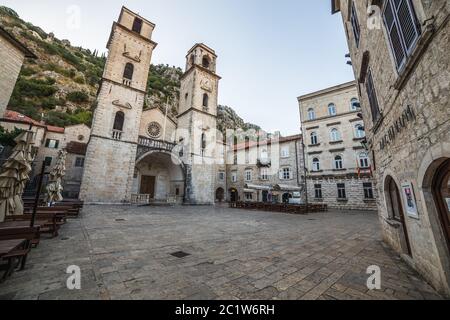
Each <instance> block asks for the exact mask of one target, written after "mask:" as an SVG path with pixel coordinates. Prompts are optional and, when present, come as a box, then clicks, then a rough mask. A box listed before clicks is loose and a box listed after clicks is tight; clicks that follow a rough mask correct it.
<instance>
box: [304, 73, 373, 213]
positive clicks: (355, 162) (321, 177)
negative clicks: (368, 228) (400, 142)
mask: <svg viewBox="0 0 450 320" xmlns="http://www.w3.org/2000/svg"><path fill="white" fill-rule="evenodd" d="M298 102H299V105H300V118H301V123H302V132H303V134H304V145H305V157H306V161H305V166H306V172H307V188H308V202H309V203H325V204H327V205H328V206H329V207H330V208H334V209H344V210H376V200H375V199H376V191H375V183H374V181H373V179H372V176H371V173H372V167H371V163H370V159H369V154H368V152H367V150H365V148H364V146H363V145H362V144H361V142H362V141H364V140H365V131H364V122H363V120H362V119H361V118H359V117H358V113H360V112H361V110H360V106H359V98H358V90H357V88H356V84H355V82H349V83H344V84H341V85H338V86H334V87H331V88H327V89H324V90H320V91H318V92H314V93H310V94H307V95H303V96H301V97H299V98H298Z"/></svg>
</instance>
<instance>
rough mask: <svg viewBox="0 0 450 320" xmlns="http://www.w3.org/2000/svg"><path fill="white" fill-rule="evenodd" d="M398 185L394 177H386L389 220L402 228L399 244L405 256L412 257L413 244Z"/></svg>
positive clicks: (385, 192)
mask: <svg viewBox="0 0 450 320" xmlns="http://www.w3.org/2000/svg"><path fill="white" fill-rule="evenodd" d="M398 185H399V184H398V183H397V182H396V180H395V179H394V178H393V176H390V175H388V176H386V178H385V180H384V194H385V200H386V209H387V211H388V215H389V220H393V221H396V222H397V223H399V225H400V226H401V227H400V228H399V232H400V234H399V240H400V243H399V244H398V245H399V247H400V250H401V251H402V252H403V253H404V254H408V255H409V256H412V250H411V244H410V240H409V236H408V228H407V226H406V219H405V213H404V209H403V201H402V198H401V193H400V189H399V187H398Z"/></svg>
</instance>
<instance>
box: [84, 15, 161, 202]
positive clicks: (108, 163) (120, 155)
mask: <svg viewBox="0 0 450 320" xmlns="http://www.w3.org/2000/svg"><path fill="white" fill-rule="evenodd" d="M154 27H155V26H154V24H152V23H151V22H149V21H147V20H145V19H144V18H142V17H140V16H138V15H136V14H135V13H133V12H131V11H130V10H128V9H127V8H125V7H124V8H122V11H121V14H120V17H119V20H118V22H115V23H114V24H113V27H112V31H111V37H110V39H109V41H108V45H107V48H108V49H109V54H108V59H107V61H106V65H105V70H104V74H103V78H102V84H101V86H100V89H99V94H98V98H97V101H98V105H97V108H96V110H95V114H94V120H93V125H92V133H91V138H90V141H89V145H88V149H87V154H86V164H85V171H84V177H83V183H82V187H81V199H83V200H85V201H86V202H104V203H121V202H128V201H130V198H131V191H132V186H133V179H134V172H135V165H136V158H135V157H136V153H137V143H138V137H139V130H140V120H141V116H142V110H143V105H144V97H145V90H146V87H147V79H148V70H149V68H150V62H151V57H152V52H153V49H154V48H155V47H156V43H154V42H153V41H152V40H151V35H152V31H153V29H154Z"/></svg>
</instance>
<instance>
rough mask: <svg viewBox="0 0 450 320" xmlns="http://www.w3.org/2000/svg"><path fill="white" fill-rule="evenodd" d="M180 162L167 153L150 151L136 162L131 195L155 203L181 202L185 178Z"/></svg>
mask: <svg viewBox="0 0 450 320" xmlns="http://www.w3.org/2000/svg"><path fill="white" fill-rule="evenodd" d="M184 174H185V172H184V167H183V163H182V162H181V161H178V160H177V159H175V158H174V156H173V155H172V154H170V153H167V152H162V151H151V152H148V153H146V154H144V155H143V156H142V157H140V158H139V159H138V160H137V162H136V171H135V176H134V184H133V193H134V194H138V195H147V196H149V197H150V199H151V200H154V201H156V202H167V201H171V202H173V201H176V202H177V203H181V202H183V198H184V188H185V176H184Z"/></svg>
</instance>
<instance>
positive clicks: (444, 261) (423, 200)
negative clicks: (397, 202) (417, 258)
mask: <svg viewBox="0 0 450 320" xmlns="http://www.w3.org/2000/svg"><path fill="white" fill-rule="evenodd" d="M449 159H450V143H448V142H447V143H445V142H444V143H439V144H436V145H434V146H433V147H431V148H430V149H428V151H427V152H426V153H425V155H424V156H423V160H422V163H421V165H420V168H419V171H418V177H417V185H418V191H419V192H418V194H417V197H418V199H417V201H418V207H419V208H422V210H423V215H424V216H425V217H426V218H428V221H429V224H430V228H431V234H430V237H431V238H432V239H433V240H432V241H431V242H432V243H433V244H434V246H435V248H436V251H437V256H438V261H436V260H435V261H436V263H437V264H439V265H440V269H441V271H440V273H441V277H442V278H443V279H445V280H446V282H447V283H446V284H444V282H443V281H436V280H434V279H429V280H430V281H432V282H433V284H434V286H435V287H436V288H438V289H439V290H440V291H442V292H446V293H447V294H449V293H450V288H449V287H450V273H448V272H446V271H445V270H450V252H449V248H448V244H447V243H446V236H445V233H444V230H443V227H442V222H441V216H440V208H439V204H438V203H437V202H436V198H435V193H434V192H433V191H434V190H433V185H434V183H435V182H436V178H437V175H438V174H437V173H439V169H440V168H441V167H442V166H443V165H444V163H445V162H446V161H448V160H449ZM419 199H420V200H419ZM425 217H424V218H425Z"/></svg>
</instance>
